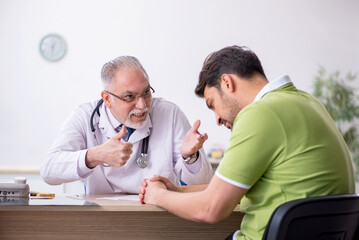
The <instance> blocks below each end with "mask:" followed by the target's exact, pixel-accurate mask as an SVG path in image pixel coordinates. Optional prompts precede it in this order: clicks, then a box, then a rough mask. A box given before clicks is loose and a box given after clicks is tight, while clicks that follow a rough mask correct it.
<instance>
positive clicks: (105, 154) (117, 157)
mask: <svg viewBox="0 0 359 240" xmlns="http://www.w3.org/2000/svg"><path fill="white" fill-rule="evenodd" d="M125 134H126V127H125V126H122V128H121V131H119V132H118V133H117V134H116V135H115V136H113V137H112V138H110V139H109V140H107V141H106V142H105V143H104V144H102V145H99V146H96V147H94V148H91V149H89V150H88V151H87V154H86V158H85V161H86V166H87V167H88V168H94V167H96V166H97V165H99V164H102V163H105V164H108V165H110V166H114V167H122V166H123V165H125V164H126V162H127V160H128V159H129V158H130V156H131V153H132V146H133V145H132V143H130V142H121V139H122V137H123V136H125Z"/></svg>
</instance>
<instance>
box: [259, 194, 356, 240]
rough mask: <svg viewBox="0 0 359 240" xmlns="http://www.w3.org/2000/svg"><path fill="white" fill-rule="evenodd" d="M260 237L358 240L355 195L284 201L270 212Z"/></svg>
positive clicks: (286, 239) (289, 239) (277, 239)
mask: <svg viewBox="0 0 359 240" xmlns="http://www.w3.org/2000/svg"><path fill="white" fill-rule="evenodd" d="M262 240H359V195H358V194H340V195H332V196H320V197H310V198H304V199H297V200H293V201H289V202H286V203H284V204H282V205H280V206H279V207H278V208H277V209H276V210H275V211H274V212H273V214H272V216H271V218H270V219H269V221H268V224H267V227H266V229H265V231H264V234H263V238H262Z"/></svg>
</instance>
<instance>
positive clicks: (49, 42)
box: [39, 34, 67, 62]
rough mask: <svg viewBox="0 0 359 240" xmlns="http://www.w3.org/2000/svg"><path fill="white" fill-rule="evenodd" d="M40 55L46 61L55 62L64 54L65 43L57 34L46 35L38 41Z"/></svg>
mask: <svg viewBox="0 0 359 240" xmlns="http://www.w3.org/2000/svg"><path fill="white" fill-rule="evenodd" d="M39 47H40V54H41V56H42V57H43V58H45V59H46V60H48V61H51V62H55V61H58V60H60V59H61V58H63V57H64V56H65V54H66V48H67V47H66V42H65V40H64V39H63V38H62V37H61V36H60V35H58V34H48V35H46V36H44V37H43V38H42V39H41V41H40V46H39Z"/></svg>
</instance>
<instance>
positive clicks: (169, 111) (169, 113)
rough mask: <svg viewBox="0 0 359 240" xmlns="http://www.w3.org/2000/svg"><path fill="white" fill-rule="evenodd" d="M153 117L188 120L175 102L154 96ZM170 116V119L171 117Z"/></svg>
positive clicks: (152, 104) (153, 118)
mask: <svg viewBox="0 0 359 240" xmlns="http://www.w3.org/2000/svg"><path fill="white" fill-rule="evenodd" d="M150 115H151V119H152V120H155V119H156V118H162V119H163V120H164V119H167V120H170V121H176V120H179V119H181V121H182V120H186V121H187V117H186V116H185V114H184V113H183V111H182V110H181V109H180V107H179V106H177V105H176V104H175V103H173V102H171V101H168V100H166V99H164V98H153V99H152V103H151V112H150ZM169 118H170V119H169Z"/></svg>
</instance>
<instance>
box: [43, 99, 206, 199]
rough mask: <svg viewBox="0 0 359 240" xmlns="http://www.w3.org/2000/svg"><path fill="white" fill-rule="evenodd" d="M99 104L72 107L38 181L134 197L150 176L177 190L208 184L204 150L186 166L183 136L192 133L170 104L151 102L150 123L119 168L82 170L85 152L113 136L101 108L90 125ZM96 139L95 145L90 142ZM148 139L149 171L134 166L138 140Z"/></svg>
mask: <svg viewBox="0 0 359 240" xmlns="http://www.w3.org/2000/svg"><path fill="white" fill-rule="evenodd" d="M97 102H98V101H93V102H90V103H86V104H82V105H80V106H79V107H77V108H76V109H75V110H74V111H73V113H72V114H71V115H70V116H69V118H68V119H67V120H66V121H65V123H64V124H63V126H62V128H61V130H60V132H59V133H58V135H57V137H56V138H55V141H54V143H53V144H52V146H51V148H50V151H49V153H48V155H47V157H46V158H45V159H44V161H43V163H42V165H41V170H40V172H41V176H42V178H43V180H44V181H45V182H47V183H48V184H53V185H56V184H62V183H66V182H72V181H77V180H84V184H85V186H86V193H95V194H105V193H120V192H123V193H138V188H139V186H140V182H141V181H142V179H144V178H150V177H152V176H153V175H155V174H157V175H161V176H165V177H167V178H169V179H171V180H172V181H173V182H174V183H176V184H179V180H181V181H183V182H185V183H186V184H203V183H209V181H210V180H211V178H212V175H213V170H212V167H211V164H210V163H209V161H208V160H207V158H206V156H205V153H204V150H203V149H201V150H200V155H199V159H198V160H197V161H196V162H195V163H194V164H192V165H188V164H185V163H184V161H183V158H182V155H181V153H180V147H181V145H182V142H183V139H184V136H185V134H186V133H187V132H188V130H189V129H190V128H191V125H190V124H189V122H188V120H187V118H186V116H185V115H184V113H183V112H182V111H181V110H180V109H179V107H178V106H176V105H175V104H174V103H171V102H169V101H166V100H164V99H162V98H153V99H152V103H151V110H150V118H149V120H148V122H147V124H146V126H145V127H143V128H141V129H137V130H136V131H135V132H134V133H133V134H132V135H131V137H130V139H129V142H131V143H132V144H133V149H132V150H133V153H132V154H131V157H130V159H129V160H128V162H127V163H126V164H125V165H124V166H123V167H104V166H102V165H98V166H96V167H95V168H93V169H89V168H87V167H86V165H85V156H86V152H87V149H89V148H92V147H94V146H97V145H101V144H102V143H104V142H105V141H107V140H108V139H110V138H111V137H112V136H114V135H115V134H116V133H117V132H116V131H115V130H114V127H113V126H112V125H111V123H110V121H109V117H108V115H107V114H111V113H110V111H109V110H108V109H107V108H106V106H105V105H104V104H102V106H101V107H100V109H99V112H100V116H99V115H98V114H97V113H96V114H95V117H94V121H93V125H94V127H95V133H93V132H92V131H91V123H90V116H91V113H92V112H93V110H94V109H95V107H96V104H97ZM94 134H96V138H97V141H96V139H95V138H94ZM149 134H150V138H149V146H148V155H147V159H148V166H147V167H145V168H140V167H138V166H137V164H136V160H137V158H138V157H139V156H140V153H141V140H142V139H143V138H145V137H146V136H147V135H149Z"/></svg>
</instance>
